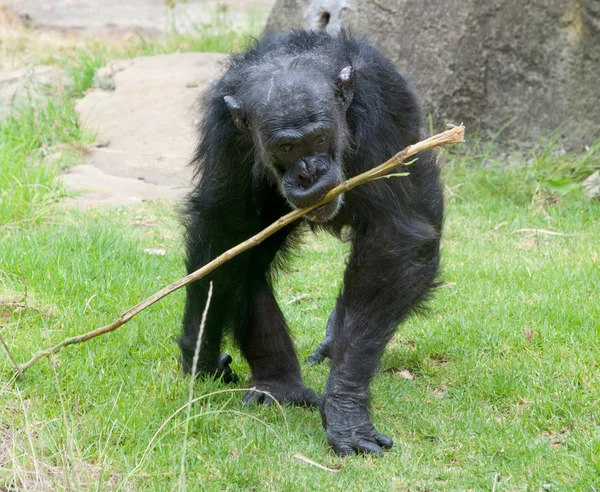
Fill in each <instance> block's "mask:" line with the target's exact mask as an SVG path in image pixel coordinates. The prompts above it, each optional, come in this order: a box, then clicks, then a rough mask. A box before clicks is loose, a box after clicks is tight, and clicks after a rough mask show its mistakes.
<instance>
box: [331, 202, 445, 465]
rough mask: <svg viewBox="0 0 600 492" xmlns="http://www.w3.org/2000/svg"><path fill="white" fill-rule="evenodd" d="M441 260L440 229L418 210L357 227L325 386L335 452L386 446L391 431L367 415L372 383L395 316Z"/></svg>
mask: <svg viewBox="0 0 600 492" xmlns="http://www.w3.org/2000/svg"><path fill="white" fill-rule="evenodd" d="M438 264H439V230H438V229H437V228H436V227H434V226H433V225H431V224H430V223H429V222H428V221H427V220H426V219H424V218H423V219H420V218H419V217H418V216H417V215H416V212H415V215H414V216H412V217H410V218H409V219H405V220H403V223H402V226H401V228H399V227H398V223H397V222H393V221H389V222H388V221H387V220H384V219H383V218H382V220H381V221H380V222H379V223H378V224H377V225H376V226H375V225H373V226H372V227H371V228H370V229H368V230H363V231H360V232H359V233H357V234H356V236H355V239H354V242H353V250H352V254H351V257H350V261H349V264H348V267H347V269H346V272H345V275H344V287H343V290H342V294H341V304H342V305H343V307H344V314H343V316H341V315H340V316H336V320H335V321H336V322H335V325H334V327H333V331H334V333H333V344H332V346H331V350H330V357H331V372H330V375H329V380H328V382H327V385H326V388H325V391H324V393H323V407H322V416H323V425H324V427H325V429H326V432H327V440H328V442H329V444H330V445H331V446H332V447H333V449H334V450H335V452H336V453H338V454H341V455H344V454H354V453H357V452H366V453H381V451H382V448H390V447H391V446H392V444H393V443H392V439H391V438H389V437H388V436H386V435H383V434H380V433H379V432H377V430H376V429H375V427H374V426H373V424H372V423H371V419H370V417H369V396H370V395H369V384H370V382H371V380H372V379H373V377H374V375H375V372H376V371H377V367H378V364H379V359H380V358H381V355H382V354H383V350H384V348H385V346H386V345H387V343H388V342H389V340H390V338H391V337H392V335H393V333H394V331H395V328H396V327H397V325H398V323H399V322H401V321H402V320H403V319H404V318H405V317H406V316H407V315H408V314H409V313H410V311H411V309H412V308H413V307H415V305H416V304H418V303H419V302H420V301H422V300H423V299H424V297H425V296H426V295H427V293H428V292H429V291H430V289H431V288H432V286H433V283H434V279H435V277H436V274H437V271H438Z"/></svg>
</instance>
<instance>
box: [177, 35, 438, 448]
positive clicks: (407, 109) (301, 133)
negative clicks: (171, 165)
mask: <svg viewBox="0 0 600 492" xmlns="http://www.w3.org/2000/svg"><path fill="white" fill-rule="evenodd" d="M204 104H205V113H204V117H203V120H202V123H201V139H200V142H199V145H198V147H197V150H196V153H195V157H194V161H193V162H194V164H195V166H196V173H197V174H196V184H195V187H194V188H193V191H192V192H191V193H190V195H189V196H188V198H187V202H186V204H187V206H186V209H185V224H186V227H187V236H186V238H187V269H188V271H190V272H191V271H193V270H196V269H197V268H199V267H201V266H203V265H205V264H206V263H207V262H209V261H210V260H212V259H214V258H215V257H216V256H217V255H219V254H221V253H223V252H224V251H225V250H227V249H229V248H231V247H233V246H235V245H236V244H238V243H240V242H242V241H243V240H245V239H248V238H249V237H250V236H252V235H254V234H256V233H257V232H259V231H261V230H262V229H263V228H265V227H266V226H268V225H269V224H271V223H272V222H274V221H275V220H276V219H278V218H279V217H281V216H282V215H284V214H286V213H288V212H290V211H291V210H293V209H295V208H300V207H305V206H307V205H310V204H313V203H315V202H317V201H319V200H320V199H321V198H322V197H323V196H324V195H325V194H326V193H327V192H328V191H329V190H331V189H332V188H333V187H335V186H336V185H338V184H339V183H341V182H342V181H343V180H344V179H347V178H349V177H352V176H354V175H356V174H359V173H361V172H364V171H366V170H368V169H370V168H372V167H374V166H376V165H378V164H380V163H382V162H384V161H385V160H386V159H388V158H389V157H391V156H392V155H394V154H395V153H396V152H398V151H399V150H401V149H403V148H404V147H406V146H407V145H409V144H413V143H415V142H417V141H418V140H419V139H420V137H421V136H422V134H421V123H422V116H421V111H420V108H419V104H418V102H417V99H416V96H415V94H414V92H413V90H412V88H411V86H410V85H409V83H408V82H407V80H406V79H405V78H403V77H402V76H401V75H400V74H399V73H398V71H397V70H396V68H395V67H394V66H393V65H392V63H391V62H390V61H388V60H387V59H386V58H385V57H384V56H383V55H382V54H381V53H379V52H378V51H377V50H376V49H375V48H374V47H373V46H371V45H370V44H368V43H367V42H366V41H364V40H361V39H357V38H355V37H353V36H351V35H350V34H348V33H346V32H344V31H341V32H339V33H336V34H328V33H326V32H322V31H305V30H298V31H294V32H292V33H290V34H285V35H266V36H264V37H263V38H262V39H260V40H258V41H256V43H255V44H254V45H253V46H252V47H250V48H249V49H248V50H246V51H245V52H244V53H241V54H234V55H233V56H232V58H231V59H230V62H229V66H228V69H227V71H226V72H225V74H224V75H223V76H222V77H221V78H220V80H218V81H217V82H216V83H215V84H214V85H213V86H212V87H210V88H209V89H208V91H207V92H206V93H205V96H204ZM408 170H409V171H410V174H409V176H406V177H391V178H388V179H378V180H376V181H373V182H371V183H368V184H365V185H362V186H359V187H357V188H355V189H354V190H352V191H349V192H347V193H345V195H344V196H340V197H338V198H337V199H334V200H332V201H331V202H329V203H327V204H325V205H323V206H321V207H320V208H318V209H316V210H314V211H313V212H312V213H311V214H310V215H308V217H307V220H306V221H302V222H299V223H294V224H291V225H289V226H287V227H286V228H284V229H282V230H281V231H279V232H277V233H276V234H274V235H272V236H271V237H269V238H268V239H267V240H265V241H264V242H263V243H261V244H260V245H258V246H256V247H254V248H252V249H250V250H248V251H246V252H244V253H242V254H241V255H240V256H238V257H236V258H234V259H232V260H231V261H229V262H227V263H226V264H224V265H223V266H221V267H220V268H218V269H217V270H215V271H214V272H213V273H211V274H210V275H209V276H207V277H206V278H204V279H202V280H200V281H198V282H196V283H194V284H191V285H189V286H188V289H187V300H186V306H185V314H184V319H183V335H182V336H181V338H180V339H179V346H180V348H181V353H182V355H181V360H182V365H183V369H184V372H191V371H192V364H193V354H194V349H195V345H196V340H197V336H198V331H199V326H200V322H201V316H202V312H203V309H204V306H205V303H206V300H207V291H208V286H209V282H210V281H211V280H212V281H213V285H214V293H213V296H212V302H211V305H210V310H209V311H208V318H207V322H206V326H205V330H204V335H203V340H202V343H201V348H200V357H199V361H198V365H197V368H196V373H199V374H208V375H213V376H215V377H219V378H222V379H223V380H224V381H225V382H234V381H236V380H237V376H236V375H235V374H233V372H232V371H231V368H230V366H229V363H230V362H231V357H230V356H229V355H227V354H221V352H220V347H221V338H222V334H223V332H224V330H225V329H230V330H231V331H232V332H233V335H234V339H235V341H236V343H237V344H239V347H240V349H241V352H242V354H243V355H244V357H245V358H246V359H247V361H248V364H249V365H250V370H251V372H252V378H253V382H254V386H255V388H257V389H259V390H264V391H267V392H269V393H270V394H271V395H273V397H274V398H276V399H277V400H279V401H281V402H287V403H292V404H296V405H308V406H315V407H318V408H319V409H320V411H321V415H322V420H323V425H324V427H325V429H326V433H327V440H328V442H329V444H330V445H331V446H332V447H333V449H334V450H335V452H336V453H337V454H340V455H345V454H355V453H375V454H377V453H381V452H382V449H387V448H390V447H391V446H392V439H391V438H390V437H388V436H386V435H384V434H380V433H379V432H378V431H377V430H376V429H375V427H374V426H373V424H372V423H371V420H370V417H369V384H370V382H371V380H372V379H373V377H374V375H375V373H376V371H377V369H378V363H379V360H380V358H381V356H382V353H383V350H384V348H385V346H386V344H387V343H388V341H389V340H390V338H391V337H392V335H393V333H394V331H395V329H396V327H397V326H398V324H399V323H400V322H401V321H403V320H404V319H405V318H406V317H407V316H408V315H409V313H410V312H411V311H412V310H413V309H414V308H415V307H418V306H419V305H421V303H422V302H423V301H424V300H425V299H426V297H427V296H428V294H429V293H430V291H431V290H432V288H433V287H434V285H435V278H436V275H437V273H438V265H439V256H440V251H439V246H440V235H441V232H442V218H443V197H442V191H441V187H440V181H439V172H438V168H437V164H436V162H435V156H434V154H432V153H421V154H420V155H418V160H417V162H416V163H414V164H412V165H411V166H410V167H409V168H408ZM306 224H308V225H309V226H310V228H311V229H313V230H316V229H320V230H325V231H328V232H331V233H333V234H335V235H337V236H338V237H343V238H348V239H349V240H350V241H351V243H352V249H351V253H350V255H349V258H348V260H347V268H346V271H345V273H344V282H343V287H342V288H341V291H340V293H339V295H338V298H337V302H336V305H335V308H334V310H333V312H332V314H331V316H330V317H329V321H328V322H327V329H326V335H325V339H324V341H323V343H322V344H321V345H319V347H318V348H317V350H316V351H315V353H314V354H313V355H312V356H311V357H310V358H309V362H313V363H314V362H320V361H322V360H323V359H324V358H325V357H329V358H330V360H331V371H330V375H329V379H328V381H327V385H326V388H325V390H324V393H323V397H322V399H319V398H318V397H317V396H316V395H315V393H313V392H312V391H311V390H310V389H308V388H306V387H305V386H304V384H303V382H302V376H301V374H300V365H299V363H298V359H297V357H296V353H295V350H294V345H293V342H292V339H291V337H290V335H289V333H288V328H287V325H286V321H285V319H284V317H283V314H282V312H281V309H280V308H279V306H278V305H277V301H276V300H275V296H274V295H273V277H274V274H275V273H276V272H277V271H278V270H279V269H281V268H282V267H283V266H284V264H285V260H286V257H287V256H288V253H289V252H290V251H291V250H292V249H293V248H294V247H295V246H296V245H297V244H298V241H299V239H300V236H301V234H302V233H303V232H305V231H306V230H307V229H308V227H306ZM244 401H245V402H247V403H269V402H271V403H272V401H271V399H270V398H269V397H268V396H265V394H264V393H260V392H254V391H251V392H249V393H248V394H247V395H246V396H245V398H244Z"/></svg>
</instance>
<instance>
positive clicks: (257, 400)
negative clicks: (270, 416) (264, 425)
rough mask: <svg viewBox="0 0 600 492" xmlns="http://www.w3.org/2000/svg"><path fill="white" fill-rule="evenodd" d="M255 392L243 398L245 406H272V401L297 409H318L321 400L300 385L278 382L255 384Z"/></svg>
mask: <svg viewBox="0 0 600 492" xmlns="http://www.w3.org/2000/svg"><path fill="white" fill-rule="evenodd" d="M254 387H255V388H256V390H250V391H248V393H246V396H244V400H243V401H244V403H245V404H246V405H259V404H263V405H272V404H273V403H274V399H275V400H277V401H278V402H280V403H289V404H291V405H296V406H299V407H316V408H320V406H321V399H320V398H319V397H318V396H317V395H315V393H314V391H312V390H310V389H308V388H307V387H305V386H303V385H302V384H292V385H286V384H285V383H282V382H280V381H277V382H276V383H256V384H255V385H254ZM267 393H268V394H267Z"/></svg>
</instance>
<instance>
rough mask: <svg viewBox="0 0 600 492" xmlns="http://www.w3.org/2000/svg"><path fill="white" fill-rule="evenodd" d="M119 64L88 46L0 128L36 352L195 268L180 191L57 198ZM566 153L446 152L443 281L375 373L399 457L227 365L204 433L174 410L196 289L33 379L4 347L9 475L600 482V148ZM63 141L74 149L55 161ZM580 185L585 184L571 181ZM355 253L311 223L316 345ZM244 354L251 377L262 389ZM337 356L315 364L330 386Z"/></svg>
mask: <svg viewBox="0 0 600 492" xmlns="http://www.w3.org/2000/svg"><path fill="white" fill-rule="evenodd" d="M98 60H100V61H98ZM101 61H102V57H101V56H100V58H98V57H97V53H95V52H93V53H91V55H90V57H89V58H85V57H80V58H78V59H76V60H75V61H73V65H72V67H73V70H74V71H75V72H77V73H78V74H79V76H80V82H78V83H77V84H76V90H75V91H73V92H72V93H70V94H68V95H61V94H53V95H52V94H51V95H50V96H48V97H45V96H44V97H42V99H40V100H39V101H38V102H36V103H35V104H34V105H31V104H30V105H27V104H24V105H23V107H22V109H21V111H20V112H19V113H18V114H17V115H16V116H15V117H14V118H11V119H9V120H7V121H5V122H3V123H0V334H1V335H2V337H3V339H4V340H5V341H6V343H7V344H8V346H9V347H10V350H11V352H12V354H13V355H14V357H15V358H16V359H17V360H18V361H19V362H23V361H25V360H27V359H28V358H29V357H30V356H31V355H32V354H33V353H34V352H37V351H38V350H40V349H41V348H44V347H48V346H50V345H51V344H54V343H57V342H58V341H60V340H62V339H63V338H65V337H68V336H71V335H75V334H78V333H82V332H84V331H87V330H90V329H92V328H95V327H97V326H100V325H104V324H106V323H108V322H110V321H112V320H113V319H115V318H116V317H118V315H119V314H120V313H121V312H122V311H124V310H125V309H127V308H129V307H130V306H132V305H133V304H135V303H137V302H138V301H139V300H140V299H142V298H144V297H146V296H148V295H150V294H151V293H153V292H154V291H156V290H158V289H159V288H160V287H162V286H164V285H166V284H167V283H170V282H171V281H172V280H174V279H176V278H178V277H180V276H181V275H183V273H184V271H183V259H182V249H181V233H182V231H181V228H180V226H179V225H178V222H177V219H176V212H175V207H174V206H173V205H172V204H168V203H161V202H158V203H148V204H144V205H141V206H135V207H129V208H117V209H98V210H88V211H80V210H77V209H65V208H63V207H62V206H60V205H57V202H58V201H59V199H60V198H61V197H62V196H64V192H63V188H62V186H61V184H60V180H58V179H57V177H58V173H59V171H60V168H61V167H62V166H65V165H68V164H69V163H70V162H71V160H73V159H75V158H76V157H75V154H74V151H75V150H77V148H78V147H79V146H81V144H82V143H84V142H85V140H86V136H85V135H84V134H83V133H82V131H81V129H80V128H79V126H78V123H77V119H76V117H75V112H74V110H73V97H74V96H75V95H77V94H80V93H81V92H82V91H83V90H85V88H86V86H88V84H89V83H91V80H92V78H93V73H94V71H95V68H94V67H95V66H97V65H96V64H97V63H100V62H101ZM551 147H552V143H551V142H550V143H547V144H544V145H541V146H540V148H539V149H535V150H534V151H532V152H531V153H528V154H526V155H520V156H516V157H515V156H511V159H512V160H516V161H517V162H514V163H510V161H511V159H509V158H508V157H506V156H505V157H499V154H498V153H497V152H496V150H494V149H493V148H488V149H487V150H486V151H481V150H480V149H474V150H473V149H471V150H464V151H463V152H460V153H459V152H455V153H452V154H450V156H449V158H448V159H447V163H446V167H445V171H444V174H445V180H446V184H447V186H446V189H447V221H446V231H445V237H444V241H443V281H444V282H445V284H444V286H443V287H442V288H440V289H439V290H438V292H437V293H436V295H435V297H434V299H433V301H432V302H431V303H430V310H429V311H428V312H427V313H425V314H424V315H419V316H415V317H413V318H411V319H410V320H409V321H408V322H407V323H405V324H404V325H403V326H402V327H401V329H400V330H399V331H398V334H397V335H396V337H395V338H394V340H393V342H392V343H391V344H390V346H389V348H388V350H387V351H386V354H385V356H384V358H383V361H382V364H381V367H382V369H383V370H382V372H381V373H379V374H378V376H377V377H376V379H375V381H374V383H373V388H372V389H373V417H374V421H375V424H376V425H377V426H378V428H379V429H380V430H381V431H382V432H385V433H387V434H389V435H391V436H392V437H393V438H394V440H395V446H394V448H393V449H392V450H391V451H390V452H388V453H386V454H385V456H384V457H383V458H379V459H374V458H371V457H353V458H347V459H341V458H337V457H335V456H334V455H333V454H332V453H331V451H330V450H329V449H328V447H327V444H326V440H325V434H324V431H323V429H322V428H321V423H320V417H319V415H318V413H317V412H315V411H310V410H306V409H299V408H292V407H286V408H284V409H283V411H281V410H280V409H278V408H262V407H260V408H252V409H249V408H245V407H244V406H243V405H242V404H241V397H242V394H243V393H240V392H239V391H225V392H223V390H226V389H227V388H225V387H224V386H222V385H221V384H220V383H218V382H212V381H206V382H198V383H197V384H196V385H195V395H196V396H201V395H207V396H206V397H204V398H203V399H201V400H200V401H198V402H197V403H196V404H194V406H193V408H192V411H191V420H190V421H189V432H188V433H187V434H186V432H185V412H180V413H178V414H177V415H175V416H174V417H173V418H172V419H170V420H169V418H170V417H171V416H172V415H173V414H174V413H175V412H176V411H177V409H179V408H180V407H181V406H183V405H185V403H186V402H187V400H188V381H187V380H185V379H183V378H182V377H181V376H180V372H179V367H178V363H177V357H178V350H177V346H176V344H175V342H174V339H173V337H174V336H176V335H177V334H178V332H179V326H180V319H181V315H182V309H183V300H184V297H183V293H182V292H177V293H175V294H173V295H171V296H169V297H167V298H166V299H164V300H163V301H161V302H159V303H157V304H156V305H154V306H152V307H151V308H149V309H148V310H147V311H145V312H144V313H142V314H141V315H139V316H138V317H137V318H135V319H134V320H133V321H131V322H130V323H129V324H127V325H126V326H124V327H122V328H120V329H119V330H117V331H116V332H114V333H112V334H110V335H106V336H104V337H100V338H98V339H95V340H92V341H89V342H87V343H85V344H83V345H79V346H73V347H68V348H66V349H65V350H63V351H62V352H60V353H59V354H58V355H56V356H54V357H52V358H51V359H47V360H44V361H42V362H40V363H39V364H37V365H36V366H34V367H33V368H32V369H31V370H30V371H29V372H27V373H26V374H25V375H24V376H23V377H22V378H21V379H20V380H19V381H18V382H16V383H9V379H10V378H11V375H12V370H11V364H10V362H9V361H8V359H7V358H5V357H3V356H0V381H1V385H0V489H1V488H2V487H10V485H11V484H13V485H14V486H15V487H16V488H18V489H20V488H24V489H33V488H34V487H35V486H36V485H37V488H38V489H43V490H48V489H53V490H54V489H70V490H88V489H91V490H113V489H126V490H129V489H136V490H171V489H172V488H173V487H175V488H176V489H182V488H183V485H182V484H183V482H182V481H181V476H180V467H181V460H182V451H183V449H184V442H186V445H185V449H186V453H185V456H184V465H185V484H186V485H187V488H188V490H221V489H226V488H228V489H230V490H242V489H244V490H245V489H264V488H269V489H275V490H338V489H339V490H348V489H349V490H363V489H364V490H465V489H472V490H541V489H548V488H549V489H551V490H598V489H600V427H599V426H598V422H599V420H600V378H599V377H598V374H599V371H600V368H599V365H598V364H599V363H600V300H599V297H598V292H599V291H600V264H599V262H600V250H599V248H598V245H599V244H600V203H598V202H591V201H589V200H587V199H586V198H584V197H583V195H582V193H581V190H580V188H579V186H578V184H577V183H578V182H579V181H580V180H581V178H582V177H584V176H585V175H588V174H590V173H591V172H592V170H593V169H595V168H596V167H597V166H598V164H597V163H598V159H599V158H600V145H596V146H594V147H592V148H591V149H590V150H589V151H588V152H586V153H580V154H573V155H563V156H560V157H556V153H553V152H551V151H550V150H549V149H551ZM57 148H58V149H62V151H63V154H64V155H63V157H58V158H56V159H54V158H50V157H51V156H52V154H53V153H54V150H55V149H57ZM44 156H46V157H45V158H44ZM507 162H509V164H507ZM398 179H401V178H398ZM565 179H566V180H569V181H570V182H571V183H572V185H569V186H567V187H562V185H556V182H560V181H561V180H565ZM567 188H568V189H567ZM547 231H551V232H555V233H557V234H548V232H547ZM148 248H152V249H164V250H165V252H166V254H165V255H164V256H159V255H150V254H148V253H146V252H145V251H144V250H145V249H148ZM346 253H347V245H344V244H341V243H339V242H337V241H336V240H335V239H332V238H329V237H326V236H319V237H316V238H315V237H311V236H307V239H306V243H305V246H304V247H303V249H302V251H301V252H300V253H299V254H298V255H297V256H296V257H295V258H294V260H293V262H292V263H291V264H290V265H289V269H288V271H287V272H286V273H284V274H282V275H281V276H280V278H279V280H278V297H279V300H280V304H281V305H282V308H283V310H284V312H285V314H286V317H287V319H288V321H289V324H290V326H291V328H292V331H293V332H294V335H295V338H296V343H297V347H298V353H299V356H300V358H301V359H304V358H305V357H306V356H307V355H308V354H309V353H310V352H311V351H312V350H313V349H314V347H315V345H316V344H317V343H318V342H319V341H320V339H321V337H322V335H323V332H324V326H325V322H326V319H327V315H328V313H329V311H330V310H331V308H332V307H333V303H334V300H335V297H336V294H337V290H338V288H339V285H340V278H341V273H342V272H343V268H344V261H345V255H346ZM226 348H227V350H229V351H230V352H231V353H232V354H233V355H234V368H235V370H236V372H238V374H240V375H241V377H242V381H241V385H239V386H238V388H242V387H248V386H250V385H251V381H250V378H249V372H248V369H247V366H246V364H245V363H244V362H243V360H242V358H241V356H240V354H239V352H238V351H237V350H236V349H235V348H234V347H231V346H229V345H228V346H227V347H226ZM385 369H394V370H393V371H389V372H386V371H385ZM399 371H409V372H410V373H411V374H412V375H413V376H414V379H413V380H408V379H404V378H402V377H400V376H399V375H398V374H397V373H398V372H399ZM327 372H328V368H327V366H326V365H323V366H319V367H303V374H304V377H305V381H306V383H307V384H308V385H309V386H310V387H312V388H314V389H315V390H316V391H318V392H321V391H322V389H323V387H324V384H325V381H326V378H327ZM212 392H218V393H215V394H211V393H212ZM163 424H164V427H163V428H162V430H161V432H160V433H159V434H158V436H157V437H156V439H153V436H155V433H156V432H157V431H158V430H159V429H160V428H161V426H162V425H163ZM186 439H187V441H186ZM295 453H300V454H302V455H304V456H306V457H308V458H310V459H312V460H314V461H316V462H318V463H321V464H323V465H325V466H329V467H334V468H339V470H340V471H339V473H331V472H329V471H324V470H321V469H319V468H316V467H313V466H310V465H308V464H306V463H303V462H301V461H299V460H298V459H296V458H295V457H294V455H295Z"/></svg>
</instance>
